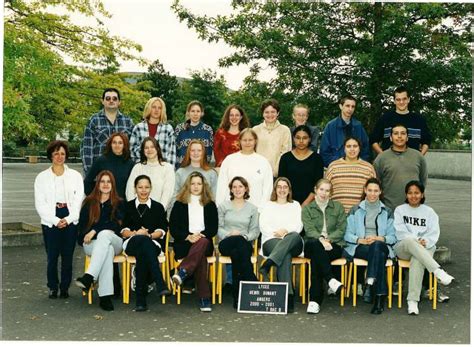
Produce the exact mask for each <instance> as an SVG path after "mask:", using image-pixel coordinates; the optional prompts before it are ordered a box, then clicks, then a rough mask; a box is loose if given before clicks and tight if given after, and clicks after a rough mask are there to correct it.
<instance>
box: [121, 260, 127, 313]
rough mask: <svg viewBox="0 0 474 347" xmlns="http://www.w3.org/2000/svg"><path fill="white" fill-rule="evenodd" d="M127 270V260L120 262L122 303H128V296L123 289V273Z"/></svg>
mask: <svg viewBox="0 0 474 347" xmlns="http://www.w3.org/2000/svg"><path fill="white" fill-rule="evenodd" d="M126 272H127V262H126V261H124V262H122V302H123V303H124V304H128V298H127V290H126V289H125V287H126V283H127V282H126V280H127V278H126V276H125V273H126Z"/></svg>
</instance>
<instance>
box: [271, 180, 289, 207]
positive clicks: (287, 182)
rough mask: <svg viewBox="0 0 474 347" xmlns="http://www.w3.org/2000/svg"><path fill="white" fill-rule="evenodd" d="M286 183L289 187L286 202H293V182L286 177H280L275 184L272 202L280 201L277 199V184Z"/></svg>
mask: <svg viewBox="0 0 474 347" xmlns="http://www.w3.org/2000/svg"><path fill="white" fill-rule="evenodd" d="M280 181H282V182H286V184H287V185H288V195H287V197H286V201H287V202H293V196H292V195H293V193H292V189H291V182H290V180H289V179H288V178H286V177H278V178H277V179H276V180H275V183H274V184H273V190H272V195H271V197H270V201H277V200H278V197H277V192H276V190H277V184H278V182H280Z"/></svg>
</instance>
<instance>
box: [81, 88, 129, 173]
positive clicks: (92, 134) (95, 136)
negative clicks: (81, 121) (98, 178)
mask: <svg viewBox="0 0 474 347" xmlns="http://www.w3.org/2000/svg"><path fill="white" fill-rule="evenodd" d="M102 105H103V106H104V108H103V109H102V110H100V111H99V112H98V113H96V114H94V115H92V117H91V118H90V119H89V121H88V122H87V125H86V128H85V130H84V137H83V139H82V142H81V149H80V152H81V153H80V155H81V158H82V165H83V169H84V175H87V174H88V172H89V170H90V168H91V167H92V163H93V162H94V161H95V160H96V159H97V158H98V157H99V156H100V155H101V154H102V153H103V152H104V148H105V147H106V143H107V141H108V139H109V138H110V136H111V135H112V134H114V133H118V132H120V133H124V134H126V135H127V138H130V135H131V134H132V130H133V121H132V120H131V119H130V117H128V116H126V115H124V114H123V113H121V112H120V111H119V107H120V92H119V91H118V89H115V88H107V89H105V90H104V92H103V93H102Z"/></svg>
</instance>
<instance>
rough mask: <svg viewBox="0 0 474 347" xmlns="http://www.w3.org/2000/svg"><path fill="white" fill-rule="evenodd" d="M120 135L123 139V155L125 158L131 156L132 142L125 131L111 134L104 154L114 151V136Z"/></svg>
mask: <svg viewBox="0 0 474 347" xmlns="http://www.w3.org/2000/svg"><path fill="white" fill-rule="evenodd" d="M117 136H118V137H120V138H121V139H122V141H123V152H122V157H123V159H125V160H127V159H129V158H130V144H129V141H128V136H127V134H125V133H119V132H117V133H113V134H112V135H110V137H109V138H108V139H107V142H106V143H105V148H104V155H109V154H110V153H113V152H112V141H113V140H114V137H117Z"/></svg>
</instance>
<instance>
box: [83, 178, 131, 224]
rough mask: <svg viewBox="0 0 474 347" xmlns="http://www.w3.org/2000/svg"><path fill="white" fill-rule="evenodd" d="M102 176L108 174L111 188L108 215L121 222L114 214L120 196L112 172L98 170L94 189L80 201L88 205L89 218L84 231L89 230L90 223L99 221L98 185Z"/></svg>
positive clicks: (99, 194) (99, 193)
mask: <svg viewBox="0 0 474 347" xmlns="http://www.w3.org/2000/svg"><path fill="white" fill-rule="evenodd" d="M104 176H109V178H110V184H111V185H112V189H111V191H110V204H111V205H112V213H111V215H110V219H111V220H114V221H116V222H118V223H119V224H122V221H120V220H119V219H118V218H117V216H116V212H117V209H118V206H119V204H120V202H121V201H122V198H121V197H120V196H119V195H118V193H117V189H116V185H115V177H114V175H113V173H112V172H110V171H109V170H103V171H101V172H99V174H98V175H97V177H96V181H95V186H94V189H93V190H92V192H91V193H90V194H89V195H88V196H86V198H85V199H84V201H83V203H82V206H86V205H87V206H89V220H88V221H87V227H86V231H85V232H89V229H90V228H91V227H92V225H93V224H94V223H97V222H98V221H99V218H100V196H101V192H100V189H99V186H100V180H101V179H102V177H104ZM83 232H84V231H83Z"/></svg>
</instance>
